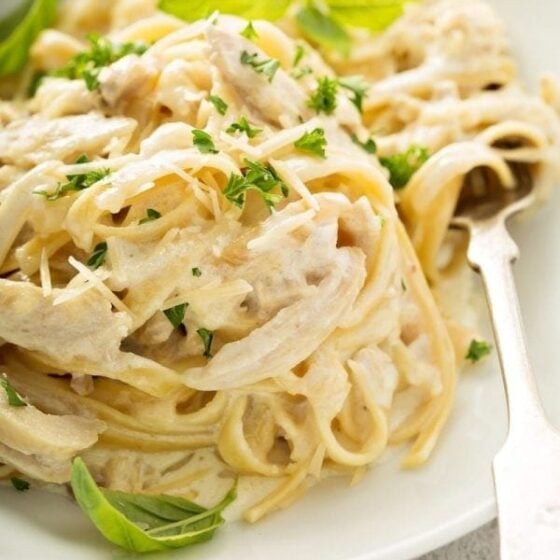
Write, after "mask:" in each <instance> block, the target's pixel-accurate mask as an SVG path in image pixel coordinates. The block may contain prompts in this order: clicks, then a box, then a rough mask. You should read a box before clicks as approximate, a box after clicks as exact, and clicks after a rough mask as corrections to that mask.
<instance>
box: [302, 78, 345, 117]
mask: <svg viewBox="0 0 560 560" xmlns="http://www.w3.org/2000/svg"><path fill="white" fill-rule="evenodd" d="M337 91H338V82H337V81H336V80H335V79H333V78H329V77H328V76H324V77H322V78H319V80H318V81H317V89H316V90H315V91H314V92H313V93H312V94H311V97H310V98H309V100H308V101H307V106H308V107H311V108H312V109H315V111H316V112H317V113H325V114H327V115H330V114H331V113H332V112H333V111H334V110H335V109H336V93H337Z"/></svg>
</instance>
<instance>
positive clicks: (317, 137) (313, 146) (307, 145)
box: [294, 128, 327, 158]
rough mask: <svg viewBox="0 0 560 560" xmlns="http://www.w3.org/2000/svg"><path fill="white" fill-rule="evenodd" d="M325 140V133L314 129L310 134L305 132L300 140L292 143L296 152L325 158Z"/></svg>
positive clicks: (320, 129) (319, 129)
mask: <svg viewBox="0 0 560 560" xmlns="http://www.w3.org/2000/svg"><path fill="white" fill-rule="evenodd" d="M326 145H327V139H326V138H325V131H324V130H323V129H322V128H316V129H314V130H312V131H311V132H306V133H305V134H304V135H303V136H302V137H301V138H299V139H298V140H296V141H295V142H294V146H295V147H296V148H297V149H298V150H303V151H304V152H310V153H312V154H315V155H316V156H320V157H323V158H324V157H326V156H325V147H326Z"/></svg>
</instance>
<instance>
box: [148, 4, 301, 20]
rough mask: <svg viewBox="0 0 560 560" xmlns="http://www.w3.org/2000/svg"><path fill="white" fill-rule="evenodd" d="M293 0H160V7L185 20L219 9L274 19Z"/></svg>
mask: <svg viewBox="0 0 560 560" xmlns="http://www.w3.org/2000/svg"><path fill="white" fill-rule="evenodd" d="M291 3H292V0H274V2H271V1H270V0H245V1H243V2H239V1H234V2H232V0H197V2H185V0H159V3H158V8H159V9H160V10H161V11H163V12H167V13H168V14H172V15H174V16H176V17H178V18H181V19H184V20H185V21H196V20H199V19H205V18H207V17H209V16H211V15H212V14H213V13H214V12H216V11H218V12H221V13H223V14H233V15H236V16H241V17H244V18H245V19H253V20H254V19H267V20H270V21H274V20H276V19H278V18H280V17H282V16H283V15H284V14H285V13H286V10H287V9H288V6H289V5H290V4H291Z"/></svg>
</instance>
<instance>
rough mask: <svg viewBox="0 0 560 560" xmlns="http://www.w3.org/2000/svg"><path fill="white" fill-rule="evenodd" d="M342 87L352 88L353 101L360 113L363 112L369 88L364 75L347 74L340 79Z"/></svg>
mask: <svg viewBox="0 0 560 560" xmlns="http://www.w3.org/2000/svg"><path fill="white" fill-rule="evenodd" d="M338 83H339V85H340V87H343V88H344V89H347V90H350V91H351V92H352V93H353V94H354V97H353V98H352V99H351V101H352V103H354V105H355V106H356V107H357V109H358V111H360V113H361V112H362V104H363V101H364V97H365V96H366V94H367V91H368V89H369V84H368V83H367V82H366V81H365V80H364V78H363V77H362V76H347V77H346V78H340V79H339V80H338Z"/></svg>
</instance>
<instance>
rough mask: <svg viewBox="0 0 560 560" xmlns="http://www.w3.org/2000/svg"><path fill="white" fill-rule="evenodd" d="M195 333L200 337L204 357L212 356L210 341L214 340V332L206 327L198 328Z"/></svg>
mask: <svg viewBox="0 0 560 560" xmlns="http://www.w3.org/2000/svg"><path fill="white" fill-rule="evenodd" d="M196 334H198V336H200V338H201V339H202V343H203V344H204V353H203V354H202V355H203V356H204V357H205V358H211V357H212V341H213V340H214V332H213V331H210V330H208V329H204V328H202V329H198V330H197V331H196Z"/></svg>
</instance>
